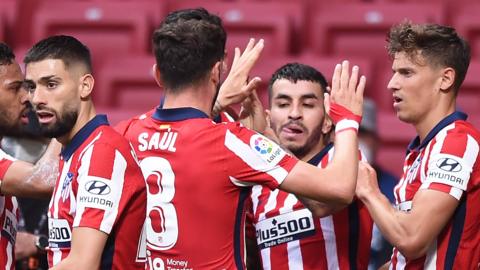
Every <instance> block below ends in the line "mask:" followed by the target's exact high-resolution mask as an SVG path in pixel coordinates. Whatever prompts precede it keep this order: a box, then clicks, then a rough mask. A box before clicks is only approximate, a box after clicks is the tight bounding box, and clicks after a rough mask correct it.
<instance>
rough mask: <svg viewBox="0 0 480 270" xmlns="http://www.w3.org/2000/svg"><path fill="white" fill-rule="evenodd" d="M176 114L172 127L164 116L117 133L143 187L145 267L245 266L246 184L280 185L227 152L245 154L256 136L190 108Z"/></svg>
mask: <svg viewBox="0 0 480 270" xmlns="http://www.w3.org/2000/svg"><path fill="white" fill-rule="evenodd" d="M179 110H180V111H181V110H182V109H177V110H176V114H175V116H173V115H172V116H173V117H172V118H171V119H172V121H168V120H169V119H170V118H169V117H165V114H164V115H163V117H162V120H161V121H159V120H158V118H157V119H154V118H155V115H154V116H153V117H146V116H142V117H140V119H137V120H133V121H132V122H130V123H129V124H128V125H126V126H125V127H124V128H125V130H124V131H123V133H125V136H126V137H127V139H129V140H130V141H131V142H132V144H133V147H134V149H135V152H136V153H137V156H138V158H139V160H140V167H141V168H142V171H143V173H144V176H145V178H146V181H147V190H148V199H147V201H148V207H147V222H146V224H147V226H146V231H147V249H148V251H149V253H150V254H149V256H150V257H149V258H148V262H147V265H148V267H149V269H164V268H163V267H165V269H167V268H168V267H170V268H182V269H184V268H185V269H190V268H195V269H235V268H243V252H244V248H243V246H244V244H243V238H244V237H243V228H244V224H243V223H244V200H245V199H246V197H247V196H248V193H249V192H250V189H247V188H246V187H245V186H249V185H251V184H253V181H255V182H256V183H260V182H263V183H264V184H266V185H269V186H270V187H271V188H276V187H277V186H278V184H279V183H278V181H280V180H278V179H276V178H274V177H272V176H268V175H266V174H265V172H264V171H261V170H258V171H256V170H254V169H252V168H251V167H248V166H247V165H246V164H247V163H249V161H243V160H242V158H240V157H239V156H237V155H235V154H234V153H233V152H235V151H240V149H233V150H232V148H236V147H239V148H242V147H247V148H248V150H250V151H251V149H250V143H249V141H250V140H251V139H252V138H257V137H255V136H259V135H256V134H255V133H253V132H252V131H249V130H247V129H245V128H242V127H240V126H239V125H238V124H236V123H222V124H216V123H214V122H213V121H212V120H210V119H209V118H208V117H207V116H206V115H205V114H203V113H202V112H200V111H198V110H195V109H191V108H187V109H184V110H185V111H186V114H188V115H189V116H188V117H185V118H182V114H181V113H179ZM162 111H164V112H165V111H168V110H162ZM202 114H203V115H202ZM165 120H167V121H165ZM120 131H121V130H120ZM121 133H122V131H121ZM237 140H239V141H238V142H237ZM246 152H248V151H246ZM282 155H283V153H282ZM281 159H282V160H283V158H281ZM285 159H286V160H288V159H287V158H285ZM272 162H273V161H272ZM276 162H278V161H276ZM249 165H250V166H252V164H250V163H249ZM291 167H293V165H291ZM267 170H268V169H267ZM287 170H288V169H287ZM285 176H286V174H285ZM282 180H283V179H282ZM250 181H252V182H250Z"/></svg>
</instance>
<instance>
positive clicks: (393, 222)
mask: <svg viewBox="0 0 480 270" xmlns="http://www.w3.org/2000/svg"><path fill="white" fill-rule="evenodd" d="M360 200H361V201H362V202H363V203H364V204H365V206H366V207H367V209H368V212H369V213H370V216H371V217H372V219H373V221H374V222H375V224H376V225H377V227H378V228H379V229H380V231H381V233H382V235H383V236H384V237H385V239H387V241H388V242H390V244H392V245H393V246H394V247H396V248H398V249H399V250H400V252H401V253H402V254H403V255H404V256H406V257H407V258H409V259H413V258H412V257H420V256H421V255H422V254H424V252H423V251H422V250H421V249H419V248H418V247H419V246H418V245H417V244H416V241H415V239H416V234H417V233H418V232H416V230H415V228H416V226H415V224H414V221H413V220H411V222H410V223H409V224H410V226H408V225H407V224H405V222H404V221H405V219H407V220H408V215H409V214H408V212H401V211H398V210H396V209H395V208H394V207H393V206H392V205H391V204H390V201H389V200H388V199H387V197H385V196H384V195H383V194H382V193H380V191H376V192H371V193H369V195H368V196H363V197H360ZM410 219H411V218H410ZM419 253H421V254H419Z"/></svg>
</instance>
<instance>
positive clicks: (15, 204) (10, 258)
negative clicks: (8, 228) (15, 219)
mask: <svg viewBox="0 0 480 270" xmlns="http://www.w3.org/2000/svg"><path fill="white" fill-rule="evenodd" d="M2 197H3V196H2ZM12 206H13V207H12V213H13V214H14V215H15V216H16V214H15V213H17V211H18V202H17V199H16V198H15V197H12ZM15 230H17V228H15ZM13 252H14V251H13V245H12V242H10V241H8V244H7V264H6V266H5V269H10V268H11V267H12V263H13V256H12V255H13Z"/></svg>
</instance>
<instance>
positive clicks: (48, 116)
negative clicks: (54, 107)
mask: <svg viewBox="0 0 480 270" xmlns="http://www.w3.org/2000/svg"><path fill="white" fill-rule="evenodd" d="M37 117H38V121H39V122H40V124H48V123H50V122H52V121H53V120H54V119H55V114H54V113H52V112H49V111H37Z"/></svg>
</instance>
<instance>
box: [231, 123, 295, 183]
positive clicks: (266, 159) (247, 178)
mask: <svg viewBox="0 0 480 270" xmlns="http://www.w3.org/2000/svg"><path fill="white" fill-rule="evenodd" d="M226 126H228V127H229V128H227V129H226V132H225V147H226V148H227V149H228V151H227V155H228V156H227V158H226V160H227V168H228V169H227V171H228V174H229V176H230V180H231V181H232V183H233V184H235V185H237V186H251V185H255V184H262V185H266V186H268V187H269V188H271V189H275V188H277V187H278V186H279V185H280V184H281V183H282V182H283V180H285V178H286V177H287V175H288V173H290V171H291V170H292V168H293V167H294V166H295V165H296V164H297V162H298V159H297V158H295V157H293V156H292V155H290V154H289V153H287V152H285V150H283V149H282V148H281V147H280V146H279V145H278V144H276V143H275V142H273V141H272V140H270V139H268V138H267V137H265V136H263V135H261V134H258V133H256V132H254V131H251V130H249V129H247V128H244V127H242V126H241V125H239V124H234V123H229V124H226Z"/></svg>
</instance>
